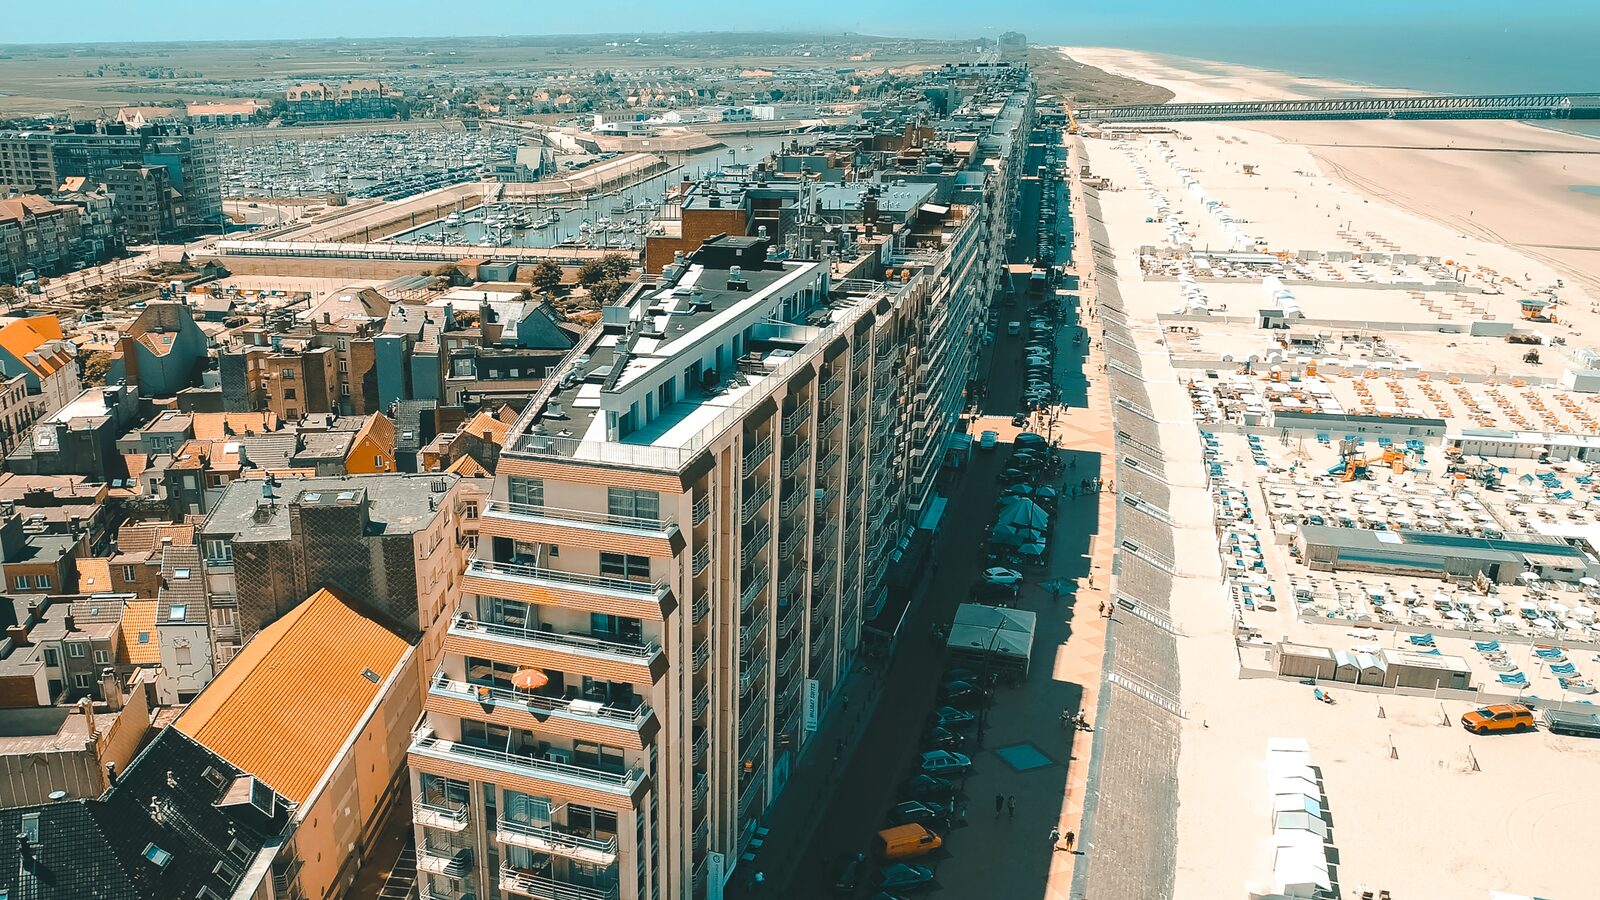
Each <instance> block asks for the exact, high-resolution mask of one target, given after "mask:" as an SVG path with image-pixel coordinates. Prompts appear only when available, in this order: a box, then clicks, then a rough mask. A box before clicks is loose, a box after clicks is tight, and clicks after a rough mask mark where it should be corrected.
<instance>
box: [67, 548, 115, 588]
mask: <svg viewBox="0 0 1600 900" xmlns="http://www.w3.org/2000/svg"><path fill="white" fill-rule="evenodd" d="M76 563H77V566H78V591H79V593H83V594H103V593H106V592H107V591H110V590H112V589H113V588H112V586H111V560H109V559H105V558H104V557H96V556H91V557H87V558H84V559H79V560H77V561H76Z"/></svg>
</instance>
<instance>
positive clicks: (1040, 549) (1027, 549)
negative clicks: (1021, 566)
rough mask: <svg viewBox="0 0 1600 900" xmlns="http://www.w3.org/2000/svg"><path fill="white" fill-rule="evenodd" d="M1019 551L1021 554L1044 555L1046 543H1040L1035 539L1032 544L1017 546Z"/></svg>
mask: <svg viewBox="0 0 1600 900" xmlns="http://www.w3.org/2000/svg"><path fill="white" fill-rule="evenodd" d="M1017 553H1018V555H1020V556H1033V557H1038V556H1043V555H1044V544H1041V543H1039V542H1037V541H1035V542H1034V543H1031V544H1023V545H1022V546H1020V547H1018V548H1017Z"/></svg>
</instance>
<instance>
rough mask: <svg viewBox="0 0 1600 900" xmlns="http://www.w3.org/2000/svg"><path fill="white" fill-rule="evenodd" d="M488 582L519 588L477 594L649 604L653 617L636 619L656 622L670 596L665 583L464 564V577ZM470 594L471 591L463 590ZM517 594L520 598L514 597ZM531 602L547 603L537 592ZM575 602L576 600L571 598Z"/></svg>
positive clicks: (508, 565) (483, 561)
mask: <svg viewBox="0 0 1600 900" xmlns="http://www.w3.org/2000/svg"><path fill="white" fill-rule="evenodd" d="M474 576H476V577H479V578H484V579H488V580H490V581H492V582H494V583H495V584H496V585H509V586H515V587H520V588H523V589H524V590H522V591H518V592H516V593H501V592H500V591H497V590H492V589H491V590H482V591H477V593H481V594H487V595H489V596H493V597H507V598H510V599H519V600H521V599H525V598H527V597H529V596H530V592H529V591H527V590H526V589H527V588H535V589H544V590H546V591H552V592H556V593H557V595H558V597H557V599H565V598H566V597H571V596H572V595H574V594H577V595H583V596H589V597H597V598H605V599H615V600H624V601H629V602H634V603H640V604H649V605H650V606H651V607H653V608H654V614H653V615H652V614H649V611H647V610H640V611H639V612H641V613H645V614H644V615H640V616H639V617H640V618H649V619H660V618H661V617H662V610H661V606H662V603H663V602H664V601H665V600H666V599H667V597H668V596H669V595H670V594H671V590H670V588H668V586H667V583H666V582H665V581H629V580H628V579H626V578H613V577H611V576H609V575H589V574H586V573H583V572H566V571H562V570H560V569H548V568H545V567H543V566H534V565H528V564H525V563H513V562H494V561H492V560H487V559H477V558H474V559H472V560H471V561H469V562H468V563H467V577H468V578H472V577H474ZM466 590H467V591H469V592H472V588H466ZM518 594H520V595H521V596H518ZM531 596H532V597H533V598H534V599H533V600H532V602H536V603H537V602H546V603H548V602H551V601H550V598H549V597H548V595H546V596H545V597H544V599H542V600H540V599H538V598H539V594H538V593H537V592H535V593H532V594H531ZM574 599H576V598H574Z"/></svg>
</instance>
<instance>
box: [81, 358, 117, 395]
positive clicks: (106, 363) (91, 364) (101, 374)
mask: <svg viewBox="0 0 1600 900" xmlns="http://www.w3.org/2000/svg"><path fill="white" fill-rule="evenodd" d="M109 371H111V354H109V353H107V352H105V351H104V350H95V351H93V352H91V353H90V354H89V355H88V356H87V357H85V358H84V360H83V383H84V384H86V385H88V386H89V387H98V386H100V385H103V384H105V383H106V373H107V372H109Z"/></svg>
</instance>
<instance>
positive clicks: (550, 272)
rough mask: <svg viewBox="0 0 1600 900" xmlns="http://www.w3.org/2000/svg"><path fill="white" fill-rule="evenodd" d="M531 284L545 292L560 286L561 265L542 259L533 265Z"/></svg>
mask: <svg viewBox="0 0 1600 900" xmlns="http://www.w3.org/2000/svg"><path fill="white" fill-rule="evenodd" d="M533 286H534V287H536V288H538V289H539V290H541V291H544V292H545V293H549V292H550V291H553V290H555V289H556V288H558V287H560V286H561V266H559V265H557V264H556V263H554V262H552V261H550V260H548V259H542V260H540V261H539V262H538V263H536V264H535V265H534V267H533Z"/></svg>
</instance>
